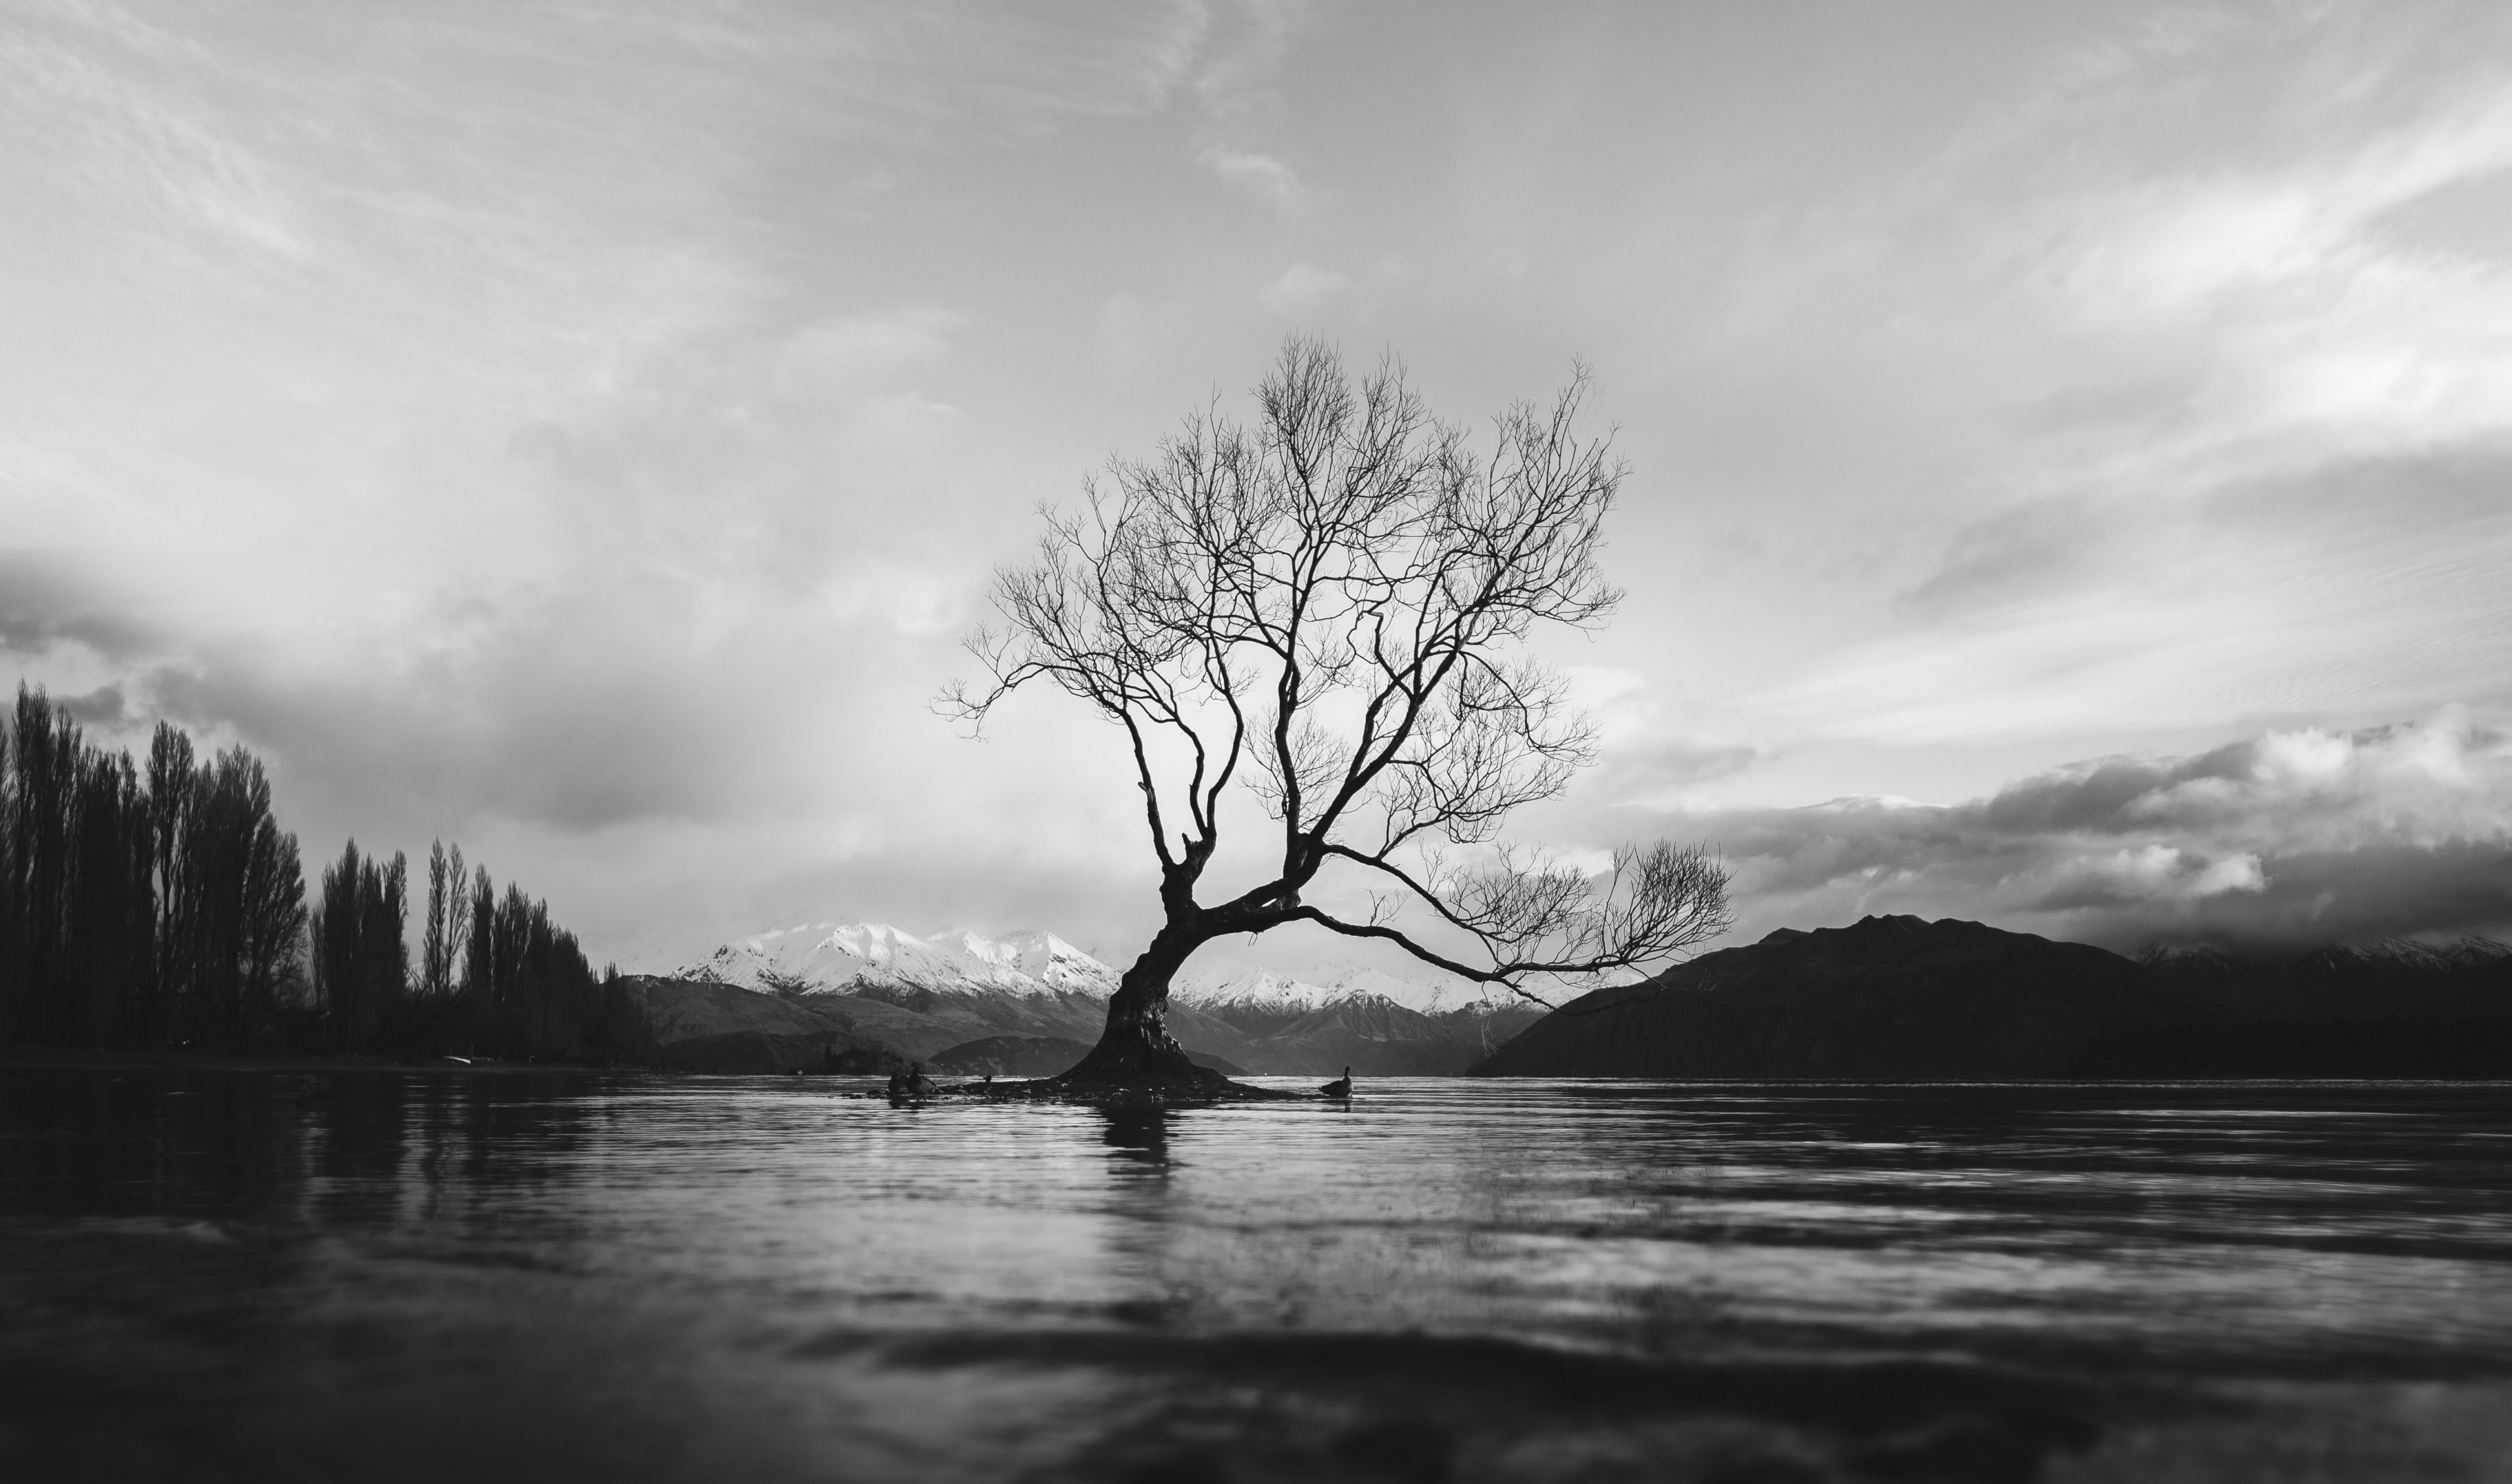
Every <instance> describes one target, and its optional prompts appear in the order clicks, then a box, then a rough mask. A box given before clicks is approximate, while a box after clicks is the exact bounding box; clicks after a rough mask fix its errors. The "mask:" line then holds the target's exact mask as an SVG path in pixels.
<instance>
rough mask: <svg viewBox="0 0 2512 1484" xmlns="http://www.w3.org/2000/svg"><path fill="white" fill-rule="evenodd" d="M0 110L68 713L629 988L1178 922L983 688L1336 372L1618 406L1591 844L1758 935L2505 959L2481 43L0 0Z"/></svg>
mask: <svg viewBox="0 0 2512 1484" xmlns="http://www.w3.org/2000/svg"><path fill="white" fill-rule="evenodd" d="M0 130H5V138H6V141H7V142H6V147H5V149H0V646H5V648H6V650H7V654H6V658H7V660H8V662H9V665H10V666H11V668H13V669H14V671H15V672H16V673H17V674H19V675H21V676H23V677H25V678H26V679H28V680H30V681H33V682H37V683H42V684H45V685H47V686H48V687H50V688H51V690H52V691H53V692H54V693H55V694H57V695H60V696H66V697H74V698H76V705H77V707H78V709H79V710H80V712H81V713H82V714H83V715H84V716H86V717H87V718H88V719H89V720H90V722H91V724H92V725H93V727H94V728H95V729H96V731H97V732H98V734H99V735H102V736H105V737H108V738H110V739H113V740H117V741H120V740H132V739H136V738H137V737H139V736H140V735H142V734H143V733H144V730H145V728H146V726H147V725H148V724H150V723H151V722H153V721H154V720H155V719H156V718H158V717H161V716H162V717H167V718H171V719H173V720H175V721H177V722H180V723H182V724H184V725H186V726H189V727H191V728H192V729H194V730H195V731H196V732H197V733H201V734H204V735H205V736H207V737H209V738H212V739H214V740H217V741H221V742H223V741H243V742H245V743H247V744H248V745H250V746H252V747H253V748H254V749H255V750H256V751H257V752H259V753H260V754H261V755H262V756H263V757H264V758H265V759H266V760H268V761H269V762H270V763H271V765H272V767H273V770H274V772H275V774H276V777H277V785H278V789H279V792H280V799H281V807H282V812H283V822H284V823H286V824H288V825H289V826H290V827H292V828H294V829H295V830H297V831H298V832H299V833H300V835H301V836H302V837H303V838H304V840H305V841H306V847H307V854H308V857H309V860H310V859H313V858H316V857H320V856H324V855H328V854H330V853H333V852H335V851H336V850H337V848H338V845H339V842H340V840H342V839H343V838H345V837H347V836H349V835H351V834H354V835H355V836H356V837H357V838H358V839H359V840H360V841H361V842H362V843H363V844H367V845H372V846H381V847H383V848H386V849H390V848H395V847H399V848H405V849H409V850H411V851H412V852H413V853H417V852H419V851H422V850H423V849H424V848H425V846H426V843H427V841H428V840H430V839H431V838H435V837H443V838H446V839H451V840H460V841H461V842H462V843H463V844H464V846H465V848H466V850H467V851H468V853H469V854H470V855H471V857H472V858H473V859H474V860H477V861H481V862H484V863H486V864H488V865H489V866H490V867H491V870H492V871H494V872H496V873H497V875H498V877H499V878H500V879H508V878H514V879H520V880H522V881H523V883H524V884H525V885H526V886H527V887H529V888H530V889H532V890H534V891H535V892H539V893H545V894H546V895H548V896H549V898H550V899H551V902H552V905H553V907H554V908H555V909H556V910H557V912H558V913H559V915H560V916H561V917H562V918H563V919H564V920H567V921H569V922H570V923H572V924H574V925H576V926H577V927H578V928H579V930H580V931H582V932H583V934H584V935H585V937H586V938H587V939H588V946H589V948H590V949H591V950H592V951H593V953H594V954H595V956H596V957H597V958H600V957H620V958H623V959H632V960H633V959H639V958H643V957H649V956H653V955H658V954H659V955H663V956H666V957H668V956H671V955H674V954H679V953H684V952H686V951H688V950H690V949H696V948H703V947H705V946H707V945H709V944H711V943H713V942H716V941H721V939H722V938H723V937H725V936H726V935H729V934H733V933H740V932H749V931H755V930H758V929H760V928H763V927H767V926H772V925H778V924H784V923H791V922H799V921H805V920H811V919H818V918H845V919H867V918H869V919H876V920H891V921H896V922H899V923H901V924H903V925H907V926H910V927H913V928H929V927H934V926H939V925H942V924H945V923H958V924H964V925H972V926H979V927H992V928H1010V927H1015V926H1023V925H1040V926H1048V927H1052V928H1055V929H1056V930H1058V931H1061V932H1063V933H1065V934H1066V935H1067V936H1070V937H1073V938H1075V939H1076V940H1077V941H1079V942H1083V943H1085V944H1089V945H1092V946H1094V947H1097V948H1099V949H1100V950H1101V951H1102V952H1103V953H1106V954H1108V955H1110V956H1112V957H1122V956H1124V955H1126V954H1129V953H1130V951H1131V948H1132V946H1133V944H1134V943H1135V942H1136V941H1138V940H1139V939H1140V937H1141V936H1142V934H1143V933H1144V932H1145V931H1147V929H1148V926H1149V924H1150V922H1151V920H1152V911H1151V909H1152V902H1151V896H1150V881H1151V875H1150V871H1149V865H1150V863H1149V861H1148V859H1147V858H1146V855H1145V851H1144V847H1143V846H1142V844H1141V843H1140V841H1139V839H1138V832H1139V823H1138V815H1137V814H1136V813H1135V812H1134V804H1133V798H1132V795H1131V793H1130V791H1129V790H1128V788H1127V787H1126V783H1125V775H1124V773H1123V772H1122V771H1121V763H1120V759H1119V756H1118V755H1117V754H1116V753H1114V752H1112V751H1111V750H1110V748H1109V745H1108V744H1109V742H1110V738H1109V737H1108V736H1107V735H1104V734H1102V733H1101V732H1100V731H1099V730H1098V729H1097V728H1096V727H1095V726H1094V725H1093V724H1092V723H1091V722H1089V721H1088V719H1086V718H1084V717H1082V716H1080V715H1079V714H1077V713H1076V712H1075V711H1074V710H1073V709H1072V707H1071V704H1070V703H1067V702H1063V701H1061V700H1059V699H1058V698H1055V697H1052V696H1047V695H1040V696H1038V697H1036V698H1034V699H1026V698H1025V699H1024V700H1022V701H1021V702H1019V703H1017V704H1016V705H1014V706H1013V707H1011V708H1010V709H1008V710H1007V711H1006V712H1005V713H1003V714H1002V715H1001V718H1000V719H999V722H998V723H997V725H996V726H995V728H994V731H993V735H992V739H991V740H989V741H987V742H983V743H976V742H967V741H962V740H960V739H959V738H958V737H956V735H955V734H954V732H953V731H952V729H951V728H950V727H949V726H948V725H947V724H946V723H944V722H941V721H939V720H937V719H935V718H934V717H933V716H932V715H931V714H930V712H929V710H928V702H929V700H930V699H931V697H932V695H933V693H934V691H935V690H936V688H937V687H938V686H939V685H940V684H941V683H943V682H945V681H946V680H948V679H950V678H951V677H953V676H954V675H958V674H963V673H966V672H967V670H968V668H969V667H968V664H967V662H966V661H965V660H964V658H963V657H962V655H961V654H960V652H959V650H958V648H957V643H958V640H959V638H960V636H961V635H962V633H963V632H964V631H965V630H966V629H967V628H968V627H970V626H971V625H972V624H973V623H974V622H976V621H977V620H978V619H979V618H980V617H982V616H983V612H982V605H983V594H984V585H985V581H986V578H987V574H988V572H989V570H990V568H991V567H992V566H993V565H994V564H995V563H997V562H1000V561H1002V560H1005V559H1008V558H1012V557H1016V556H1017V555H1019V553H1020V552H1021V550H1022V549H1023V548H1024V547H1025V546H1026V544H1027V543H1028V541H1029V540H1030V539H1031V537H1032V534H1033V532H1034V530H1035V528H1036V527H1035V516H1034V515H1033V513H1032V512H1033V511H1034V509H1035V507H1036V506H1037V504H1038V503H1039V502H1040V501H1041V500H1062V499H1067V498H1070V497H1071V496H1072V494H1073V493H1074V492H1075V490H1076V489H1077V488H1078V486H1079V479H1080V477H1081V475H1082V474H1083V473H1084V472H1085V471H1087V470H1088V469H1089V468H1091V467H1092V466H1094V465H1096V464H1097V463H1099V462H1100V461H1102V460H1103V459H1104V458H1105V457H1106V456H1107V455H1108V454H1109V453H1110V452H1111V451H1114V450H1119V449H1143V448H1145V447H1146V446H1147V445H1148V444H1149V443H1150V441H1151V440H1152V439H1154V438H1155V437H1157V436H1158V434H1159V433H1160V432H1161V431H1163V430H1164V429H1166V428H1168V427H1170V426H1172V425H1174V423H1175V422H1176V420H1177V418H1178V417H1179V416H1180V415H1181V414H1182V413H1184V412H1186V411H1187V410H1190V409H1192V408H1195V407H1197V406H1198V405H1200V404H1202V403H1204V402H1206V401H1207V400H1208V399H1210V398H1211V397H1213V396H1214V395H1216V394H1219V395H1221V396H1223V397H1224V398H1225V399H1229V398H1236V397H1239V396H1241V395H1243V393H1244V391H1245V389H1246V388H1247V387H1248V386H1249V385H1250V384H1251V383H1252V382H1253V381H1254V380H1255V378H1256V377H1257V376H1258V375H1259V374H1260V373H1261V371H1262V370H1263V369H1264V366H1265V365H1266V363H1267V362H1268V361H1269V360H1270V358H1271V356H1272V354H1273V352H1274V350H1275V349H1276V346H1277V344H1278V343H1279V341H1280V338H1281V336H1282V335H1283V334H1284V333H1285V332H1293V331H1300V332H1314V333H1317V334H1320V335H1323V336H1325V337H1327V338H1328V339H1330V340H1331V341H1333V342H1335V343H1337V344H1339V345H1341V346H1342V347H1343V348H1344V349H1345V350H1346V351H1347V352H1349V353H1351V354H1353V355H1354V356H1357V357H1365V358H1374V357H1375V356H1376V355H1378V354H1379V353H1380V352H1381V351H1382V350H1385V349H1391V348H1392V349H1393V351H1395V352H1396V353H1397V354H1399V355H1400V356H1402V357H1403V358H1404V360H1405V361H1406V363H1407V364H1408V365H1409V366H1410V368H1411V370H1412V372H1413V374H1414V376H1415V379H1416V380H1417V382H1418V383H1419V385H1420V386H1421V387H1422V388H1423V390H1424V391H1425V392H1426V394H1427V395H1428V396H1429V398H1430V399H1431V401H1432V402H1433V406H1434V407H1436V408H1438V409H1440V410H1443V411H1444V412H1446V413H1448V414H1449V415H1451V416H1454V417H1457V418H1461V419H1478V418H1481V417H1483V416H1486V415H1487V414H1489V413H1490V412H1492V411H1495V410H1498V409H1499V408H1500V407H1501V406H1502V405H1504V404H1505V403H1507V402H1508V401H1510V400H1511V399H1512V398H1517V397H1525V396H1540V395H1543V394H1544V393H1546V392H1547V391H1548V390H1549V389H1550V388H1551V387H1553V386H1555V385H1557V384H1558V383H1559V382H1560V381H1561V380H1562V379H1563V377H1564V376H1565V375H1566V373H1567V371H1568V370H1569V367H1570V364H1571V360H1572V358H1573V357H1574V356H1575V357H1584V358H1585V359H1586V360H1587V361H1589V362H1590V364H1592V366H1593V367H1594V369H1595V372H1596V375H1597V387H1598V391H1597V402H1596V406H1597V408H1598V410H1599V411H1600V412H1601V414H1602V415H1603V416H1604V417H1605V418H1607V419H1610V420H1611V421H1612V422H1614V423H1616V424H1618V425H1619V426H1620V429H1621V432H1620V439H1619V446H1620V448H1621V449H1622V451H1623V452H1624V453H1625V455H1626V456H1627V457H1628V459H1629V462H1630V465H1631V469H1632V473H1631V477H1630V480H1629V484H1628V485H1627V486H1626V488H1625V498H1624V505H1623V507H1622V509H1621V510H1620V511H1619V512H1618V513H1617V515H1616V517H1615V521H1614V525H1613V526H1612V527H1611V537H1612V548H1611V551H1610V553H1609V564H1610V567H1611V571H1612V574H1613V575H1614V577H1615V578H1616V579H1617V580H1618V581H1620V582H1621V583H1622V584H1624V585H1625V586H1627V587H1628V588H1629V592H1630V598H1629V602H1628V604H1627V605H1626V606H1625V608H1624V610H1623V612H1622V613H1621V615H1620V616H1619V617H1618V618H1617V619H1616V621H1615V622H1614V624H1613V625H1612V626H1611V627H1610V628H1609V629H1607V630H1606V631H1605V632H1603V633H1602V634H1600V635H1598V636H1596V637H1594V638H1593V639H1592V640H1572V641H1569V642H1567V643H1565V644H1556V645H1554V646H1553V647H1552V650H1551V653H1552V657H1553V658H1555V659H1556V660H1558V661H1559V662H1561V663H1563V664H1565V665H1568V666H1571V667H1573V668H1574V671H1575V674H1576V677H1577V681H1578V684H1579V688H1580V691H1581V694H1582V695H1583V696H1584V698H1585V700H1586V702H1587V704H1588V705H1589V706H1590V708H1591V709H1592V711H1593V713H1594V715H1595V716H1596V718H1597V719H1598V721H1599V722H1600V724H1601V725H1602V726H1603V728H1604V735H1605V739H1606V744H1607V745H1606V750H1605V755H1604V758H1603V761H1602V762H1600V764H1599V765H1598V766H1597V767H1596V768H1595V769H1594V770H1593V771H1592V772H1591V773H1590V775H1589V776H1588V777H1587V778H1586V779H1584V780H1583V782H1582V783H1581V785H1580V786H1579V789H1578V791H1577V792H1576V793H1575V794H1574V795H1573V796H1572V797H1571V798H1570V799H1568V800H1566V801H1563V802H1562V803H1560V804H1558V805H1555V806H1551V807H1549V808H1548V809H1547V810H1545V811H1544V812H1543V813H1541V814H1539V815H1535V816H1530V817H1529V818H1528V819H1527V820H1526V821H1525V833H1526V835H1527V836H1528V838H1530V839H1541V840H1550V841H1552V842H1554V843H1556V844H1562V845H1570V846H1582V845H1584V846H1593V845H1597V844H1601V843H1605V842H1609V841H1611V840H1620V839H1629V838H1640V837H1647V836H1656V835H1674V836H1678V837H1680V838H1684V839H1701V840H1710V841H1713V842H1715V843H1717V844H1718V845H1719V846H1720V847H1721V848H1722V849H1723V850H1724V851H1725V852H1726V854H1727V856H1728V858H1729V860H1730V861H1731V862H1732V863H1733V864H1734V865H1735V867H1736V869H1737V872H1738V879H1739V886H1740V897H1741V904H1742V906H1743V909H1744V911H1743V918H1744V921H1743V923H1742V924H1741V926H1740V931H1741V932H1742V933H1744V934H1746V935H1748V936H1749V935H1753V934H1757V933H1759V932H1760V931H1763V930H1767V929H1768V928H1769V927H1772V926H1777V925H1780V924H1783V923H1790V924H1794V925H1799V926H1817V925H1825V924H1828V923H1837V922H1842V921H1847V920H1850V919H1853V918H1856V917H1858V916H1860V915H1862V914H1864V913H1866V912H1886V911H1891V912H1905V911H1906V912H1919V913H1923V914H1927V915H1932V916H1933V915H1943V914H1953V915H1959V916H1964V917H1974V918H1984V919H1986V920H1989V921H1993V922H1998V923H2001V924H2004V925H2008V926H2014V927H2020V928H2027V929H2031V930H2035V931H2042V932H2049V933H2053V934H2055V935H2059V936H2066V937H2080V938H2086V939H2090V940H2093V941H2100V942H2104V943H2108V944H2112V945H2114V946H2120V947H2134V946H2137V945H2138V944H2139V943H2142V942H2144V941H2148V940H2149V939H2152V938H2155V937H2158V936H2161V937H2178V938H2189V939H2197V938H2209V937H2214V938H2235V939H2254V940H2274V941H2314V940H2319V939H2326V938H2333V937H2362V936H2373V935H2378V934H2381V933H2391V932H2418V933H2427V934H2450V933H2457V932H2461V931H2467V930H2475V929H2481V928H2487V927H2496V928H2500V927H2501V926H2502V925H2504V924H2505V923H2506V922H2507V921H2512V865H2507V854H2506V841H2507V839H2512V741H2507V732H2506V726H2507V724H2512V586H2507V584H2506V582H2505V581H2504V576H2505V574H2506V573H2507V571H2512V13H2507V12H2505V11H2504V10H2503V9H2502V8H2501V7H2499V6H2495V5H2491V4H2482V3H2481V4H2470V5H2465V6H2450V5H2420V4H2414V3H2403V0H2382V3H2377V4H2364V5H2344V4H2295V5H2277V4H2265V3H2262V4H2252V5H2234V6H2223V7H2198V6H2180V5H2161V6H2142V7H2140V6H2135V5H2118V6H2085V5H2080V4H2051V5H2037V6H2036V5H2028V4H1995V5H1989V4H1960V5H1930V4H1919V3H1902V4H1893V5H1874V4H1864V3H1841V4H1836V5H1816V4H1798V5H1753V6H1745V5H1697V6H1675V5H1668V6H1635V5H1609V6H1579V5H1571V4H1552V5H1547V6H1543V7H1531V6H1511V7H1500V6H1491V7H1476V6H1462V5H1450V4H1440V5H1427V4H1426V5H1398V4H1392V3H1391V4H1351V5H1329V4H1317V5H1303V4H1296V3H1265V4H1243V5H1232V4H1225V3H1219V0H1215V3H1210V4H1177V5H1167V6H1162V5H1155V4H1132V3H1128V4H1109V5H1100V6H1093V5H1082V4H1074V5H1061V6H1046V5H1037V4H1003V5H1001V6H994V7H988V6H978V5H888V4H875V3H865V4H854V5H847V6H830V5H822V4H816V3H800V0H798V3H793V4H774V3H744V0H721V3H714V4H707V5H695V4H692V5H686V6H680V7H665V6H650V5H617V6H606V5H598V4H585V3H581V0H569V3H564V4H561V3H547V4H543V3H536V0H494V3H477V4H473V3H467V0H427V3H424V4H419V3H412V4H406V5H398V6H385V5H378V6H355V7H347V6H317V7H306V6H301V5H290V6H281V5H275V4H271V5H261V4H254V3H250V0H206V3H205V0H164V3H127V4H111V3H102V0H97V3H86V0H0ZM1287 951H1288V950H1286V952H1287Z"/></svg>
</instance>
